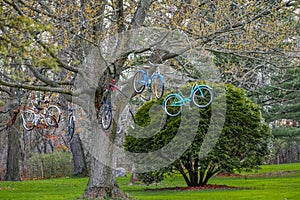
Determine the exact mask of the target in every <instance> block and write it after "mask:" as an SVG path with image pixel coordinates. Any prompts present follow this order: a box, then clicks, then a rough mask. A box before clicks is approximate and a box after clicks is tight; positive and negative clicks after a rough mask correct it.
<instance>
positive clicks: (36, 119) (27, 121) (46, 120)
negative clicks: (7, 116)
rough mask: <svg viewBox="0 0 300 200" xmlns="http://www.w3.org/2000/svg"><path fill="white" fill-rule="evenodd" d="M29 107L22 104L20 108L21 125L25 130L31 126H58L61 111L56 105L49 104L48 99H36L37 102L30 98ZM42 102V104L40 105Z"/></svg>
mask: <svg viewBox="0 0 300 200" xmlns="http://www.w3.org/2000/svg"><path fill="white" fill-rule="evenodd" d="M30 103H31V105H32V106H31V107H25V106H23V107H22V108H21V109H20V112H21V116H22V122H23V123H22V125H23V127H24V129H25V130H27V131H31V130H32V129H33V128H35V127H36V128H49V127H54V128H57V127H58V123H59V122H60V119H61V116H62V112H61V111H60V109H59V108H58V106H56V105H49V103H50V101H48V100H42V101H41V100H39V99H38V100H37V103H35V101H34V100H33V99H32V100H31V102H30ZM40 103H42V104H43V106H41V105H40Z"/></svg>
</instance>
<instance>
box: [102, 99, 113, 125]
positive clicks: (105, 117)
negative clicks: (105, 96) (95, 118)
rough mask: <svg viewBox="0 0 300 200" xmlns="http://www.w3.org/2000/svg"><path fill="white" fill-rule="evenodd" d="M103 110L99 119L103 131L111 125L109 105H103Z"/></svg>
mask: <svg viewBox="0 0 300 200" xmlns="http://www.w3.org/2000/svg"><path fill="white" fill-rule="evenodd" d="M103 106H104V110H103V113H102V117H101V122H102V127H103V129H105V130H107V129H109V127H110V125H111V123H112V111H111V108H110V105H109V104H103Z"/></svg>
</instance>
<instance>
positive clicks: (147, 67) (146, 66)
mask: <svg viewBox="0 0 300 200" xmlns="http://www.w3.org/2000/svg"><path fill="white" fill-rule="evenodd" d="M143 68H145V69H150V68H151V66H149V65H143Z"/></svg>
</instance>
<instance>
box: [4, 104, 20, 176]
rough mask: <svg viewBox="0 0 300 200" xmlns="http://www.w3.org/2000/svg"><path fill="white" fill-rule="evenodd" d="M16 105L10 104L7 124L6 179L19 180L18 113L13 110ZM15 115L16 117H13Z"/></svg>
mask: <svg viewBox="0 0 300 200" xmlns="http://www.w3.org/2000/svg"><path fill="white" fill-rule="evenodd" d="M14 109H16V106H14V105H11V106H10V121H9V124H8V126H7V135H8V140H7V141H8V151H7V163H6V175H5V180H6V181H20V180H21V176H20V163H19V161H20V156H21V143H20V136H21V133H20V124H21V117H20V114H17V113H15V112H14V111H13V110H14ZM14 117H16V118H14Z"/></svg>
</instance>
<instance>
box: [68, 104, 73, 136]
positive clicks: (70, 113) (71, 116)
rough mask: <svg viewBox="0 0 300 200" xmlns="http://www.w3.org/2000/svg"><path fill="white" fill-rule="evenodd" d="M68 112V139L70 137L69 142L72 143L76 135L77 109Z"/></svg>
mask: <svg viewBox="0 0 300 200" xmlns="http://www.w3.org/2000/svg"><path fill="white" fill-rule="evenodd" d="M68 111H69V120H68V137H69V142H71V141H72V139H73V136H74V133H75V109H74V108H69V109H68Z"/></svg>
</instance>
